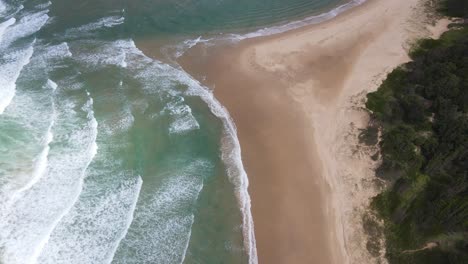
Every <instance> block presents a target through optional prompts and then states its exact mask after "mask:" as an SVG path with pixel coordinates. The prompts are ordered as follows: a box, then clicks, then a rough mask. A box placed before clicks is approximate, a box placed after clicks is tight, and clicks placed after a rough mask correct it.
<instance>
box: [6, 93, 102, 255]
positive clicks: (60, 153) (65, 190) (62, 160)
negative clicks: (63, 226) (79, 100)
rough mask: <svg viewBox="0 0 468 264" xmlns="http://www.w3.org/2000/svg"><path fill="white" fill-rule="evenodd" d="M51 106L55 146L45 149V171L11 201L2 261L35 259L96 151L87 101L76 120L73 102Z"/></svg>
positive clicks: (78, 188) (75, 195)
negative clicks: (46, 161) (46, 155)
mask: <svg viewBox="0 0 468 264" xmlns="http://www.w3.org/2000/svg"><path fill="white" fill-rule="evenodd" d="M55 104H56V106H57V118H56V122H55V124H54V134H55V137H54V138H56V141H57V143H58V144H57V145H54V146H52V147H51V148H50V150H49V158H48V160H49V162H48V166H47V170H46V173H45V174H44V176H42V177H41V178H40V179H39V181H38V182H37V183H36V184H34V185H33V186H32V187H31V188H30V189H28V190H26V191H25V192H24V194H23V195H22V196H21V199H18V200H17V201H15V203H14V206H12V207H11V210H10V211H8V212H7V213H6V214H5V217H4V219H3V220H2V223H1V228H0V247H1V248H2V250H3V252H2V253H3V256H2V257H3V259H2V261H3V262H5V263H31V262H32V263H33V262H35V261H36V259H37V257H38V256H39V255H40V253H41V251H42V249H43V247H44V246H45V245H46V244H47V242H48V239H49V236H50V234H51V232H52V231H53V229H54V228H55V226H56V225H57V224H58V223H59V222H60V220H61V219H62V218H63V217H64V216H65V215H66V214H67V213H68V211H69V210H70V208H71V207H72V205H73V204H74V203H75V202H76V200H77V198H78V196H79V194H80V192H81V189H82V184H83V178H84V175H85V171H86V169H87V167H88V166H89V164H90V162H91V160H92V159H93V157H94V155H95V154H96V151H97V146H96V135H97V121H96V120H95V118H94V116H93V111H92V98H89V99H88V101H87V103H86V104H85V105H84V106H83V107H82V111H84V112H85V113H86V116H87V117H86V120H82V119H81V118H79V113H78V112H76V111H75V110H74V109H75V105H74V104H73V103H70V102H64V101H57V102H55ZM83 121H84V123H83ZM80 123H81V124H80Z"/></svg>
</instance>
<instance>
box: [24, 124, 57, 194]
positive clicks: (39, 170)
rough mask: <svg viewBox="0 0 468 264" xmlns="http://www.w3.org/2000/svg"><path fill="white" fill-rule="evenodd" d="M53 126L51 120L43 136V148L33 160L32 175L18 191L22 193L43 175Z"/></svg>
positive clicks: (52, 136)
mask: <svg viewBox="0 0 468 264" xmlns="http://www.w3.org/2000/svg"><path fill="white" fill-rule="evenodd" d="M53 126H54V121H53V120H52V122H51V124H50V126H49V128H48V129H47V133H46V136H45V140H44V141H45V142H44V149H43V150H42V152H41V153H40V154H39V156H38V157H36V159H35V160H34V163H35V166H34V167H35V168H34V171H33V174H32V177H31V179H30V180H29V182H28V183H27V184H26V185H24V186H23V187H21V188H20V189H19V190H18V193H22V192H25V191H27V190H29V189H30V188H31V187H32V186H33V185H34V184H36V183H37V182H38V181H39V179H40V178H41V177H42V176H44V174H45V172H46V169H47V157H48V155H49V150H50V143H51V142H52V140H53V138H54V135H53V134H52V127H53Z"/></svg>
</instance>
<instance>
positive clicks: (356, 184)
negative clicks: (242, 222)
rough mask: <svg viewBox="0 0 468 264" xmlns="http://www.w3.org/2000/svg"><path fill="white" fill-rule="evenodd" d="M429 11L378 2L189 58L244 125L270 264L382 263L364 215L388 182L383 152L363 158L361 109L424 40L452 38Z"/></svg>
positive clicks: (415, 0) (261, 243)
mask: <svg viewBox="0 0 468 264" xmlns="http://www.w3.org/2000/svg"><path fill="white" fill-rule="evenodd" d="M420 2H421V1H420V0H411V1H404V0H396V1H391V3H390V2H388V1H385V0H368V1H367V2H365V3H363V4H361V5H360V6H357V7H354V8H352V9H350V10H347V11H345V12H343V13H341V14H339V15H338V16H337V17H335V18H333V19H331V20H327V21H324V22H321V23H319V24H314V25H309V26H305V27H302V28H299V29H295V30H291V31H288V32H285V33H281V34H278V35H271V36H266V37H259V38H254V39H247V40H243V41H241V42H240V43H238V44H234V45H229V46H227V47H217V48H212V49H211V50H209V55H207V56H202V57H203V59H199V58H198V57H199V56H197V55H199V54H200V53H203V54H205V53H206V50H204V49H203V47H197V46H196V47H195V48H193V49H191V50H189V51H188V52H187V53H186V54H185V55H184V56H182V57H181V58H180V59H179V62H180V64H181V65H182V66H183V68H184V69H185V70H187V71H188V72H189V73H190V74H192V75H193V76H196V77H197V78H198V79H201V80H203V83H204V84H205V85H207V86H208V87H211V88H213V89H214V95H215V97H216V98H217V99H218V100H219V101H220V102H221V103H222V104H223V105H224V106H225V107H226V108H227V109H228V111H229V112H230V114H231V116H232V118H233V120H234V122H235V124H236V126H237V128H238V137H239V140H240V144H241V147H242V150H243V152H242V160H243V161H244V164H245V169H246V171H247V174H248V176H249V180H250V182H251V185H250V187H249V193H250V195H251V197H252V214H253V218H254V222H255V223H256V225H255V234H256V241H257V251H258V257H259V261H260V262H261V263H262V262H264V263H308V262H310V261H315V262H317V261H318V262H319V263H349V262H351V263H354V262H357V261H363V260H366V259H369V258H372V259H374V260H376V259H382V257H383V255H384V252H379V253H380V254H375V255H372V256H371V255H369V252H365V248H366V243H367V237H366V233H365V230H363V228H362V214H363V213H365V212H364V211H365V210H366V208H367V206H368V205H369V202H370V198H371V197H373V196H374V195H376V194H377V193H378V191H379V183H378V182H375V177H374V167H375V164H376V162H375V161H372V160H371V158H370V155H369V154H370V152H372V151H375V150H357V152H355V149H354V148H356V147H357V145H358V142H357V140H358V132H359V128H364V127H365V126H366V125H367V121H368V117H367V114H366V113H365V112H364V111H362V110H361V109H360V107H362V105H363V101H362V99H363V98H364V97H365V94H367V93H368V92H370V91H373V90H375V89H377V87H378V85H379V83H380V82H381V81H382V80H383V79H384V78H385V76H386V73H387V72H388V71H390V70H392V69H393V68H394V67H396V66H398V65H399V64H401V63H403V62H405V61H408V60H409V58H408V55H407V47H408V46H409V45H408V42H409V41H410V40H412V39H416V38H419V37H421V35H417V34H416V33H415V32H419V34H421V32H423V33H422V34H423V35H422V36H430V34H431V33H432V34H433V35H434V36H436V35H437V34H440V33H439V31H443V30H444V28H445V27H444V26H440V25H438V26H437V27H434V28H433V29H432V30H430V29H427V30H424V28H423V27H425V24H426V23H427V21H424V19H419V20H418V21H414V19H413V16H415V15H416V14H418V12H419V13H421V12H423V13H424V10H423V9H424V7H423V6H422V5H421V4H420ZM444 23H446V22H444ZM447 24H448V23H447ZM415 28H418V30H413V29H415ZM421 28H423V30H422V31H421ZM435 29H437V30H435ZM356 33H357V34H356ZM330 120H333V121H331V122H330ZM356 153H357V154H358V155H355V154H356ZM356 156H357V157H356ZM340 193H341V196H339V195H340ZM350 200H352V201H350ZM358 225H361V226H358ZM344 229H346V232H345V231H344ZM350 229H355V230H352V231H351V230H350ZM337 245H338V246H337ZM357 251H362V252H357Z"/></svg>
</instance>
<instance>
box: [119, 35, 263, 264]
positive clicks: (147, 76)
mask: <svg viewBox="0 0 468 264" xmlns="http://www.w3.org/2000/svg"><path fill="white" fill-rule="evenodd" d="M131 43H133V42H131ZM130 46H132V48H131V49H132V50H133V51H132V52H129V53H128V54H127V57H128V58H129V59H130V61H133V60H136V61H138V62H139V63H138V65H139V66H138V67H140V68H139V69H141V70H140V72H139V73H137V74H136V76H137V77H139V78H142V79H144V80H145V82H144V83H148V84H152V83H154V80H153V78H155V76H154V73H155V72H158V73H159V74H158V75H157V78H158V81H159V83H160V84H161V85H162V86H159V92H160V91H161V89H164V87H165V86H167V87H173V86H174V84H176V83H183V84H185V85H187V87H188V89H187V91H186V92H185V95H188V96H197V97H200V98H201V99H202V100H204V101H205V102H206V103H207V104H208V106H209V107H210V109H211V112H212V113H213V114H214V115H215V116H217V117H218V118H219V119H220V120H222V121H223V124H224V130H225V131H224V136H223V139H222V148H223V149H222V159H223V161H224V163H225V164H226V166H227V173H228V177H229V180H230V181H231V182H232V183H233V184H234V186H235V188H236V190H235V191H236V196H237V200H238V202H239V207H240V210H241V213H242V217H243V219H242V220H243V221H242V222H243V238H244V246H245V250H246V252H247V253H248V255H249V263H251V264H256V263H258V258H257V249H256V242H255V234H254V224H253V219H252V214H251V210H250V206H251V205H250V195H249V193H248V185H249V181H248V177H247V173H246V172H245V170H244V167H243V164H242V158H241V149H240V143H239V140H238V138H237V130H236V127H235V124H234V122H233V121H232V119H231V117H230V115H229V113H228V111H227V110H226V109H225V108H224V107H223V106H222V105H221V103H219V101H218V100H217V99H216V98H215V97H214V95H213V94H212V92H211V91H210V90H209V89H208V88H207V87H204V86H202V85H201V84H200V83H199V82H198V81H196V80H195V79H193V78H192V77H191V76H190V75H189V74H188V73H186V72H184V71H183V70H182V69H176V68H174V67H172V66H169V65H167V64H162V63H159V62H158V61H153V60H151V59H149V58H148V57H146V56H145V55H144V54H143V52H141V51H140V50H139V49H137V48H136V47H135V48H133V46H134V44H133V45H130ZM161 80H165V81H166V82H167V83H166V84H165V83H164V82H162V83H161ZM151 87H152V86H151ZM150 89H153V88H150ZM171 89H173V88H171ZM148 91H151V90H148ZM171 92H173V93H174V91H173V90H172V91H171ZM176 94H177V92H176ZM173 95H175V94H173Z"/></svg>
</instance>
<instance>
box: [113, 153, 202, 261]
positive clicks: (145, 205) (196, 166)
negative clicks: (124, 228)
mask: <svg viewBox="0 0 468 264" xmlns="http://www.w3.org/2000/svg"><path fill="white" fill-rule="evenodd" d="M206 166H211V165H209V164H207V162H205V161H194V162H193V163H192V164H190V165H189V166H187V167H185V168H182V169H181V170H180V171H175V172H167V173H170V175H168V176H169V177H168V178H166V179H165V180H164V181H163V182H162V184H160V185H158V187H157V188H158V189H157V190H156V191H154V192H150V193H146V196H144V197H141V198H140V202H139V204H138V206H137V210H136V212H135V218H134V220H133V223H132V225H131V226H130V229H129V230H128V233H127V235H126V237H125V238H124V239H123V240H122V241H121V243H120V246H119V248H118V250H117V253H116V258H114V261H113V263H125V264H130V263H168V264H169V263H181V261H182V260H183V258H184V254H185V252H186V250H187V246H188V242H189V240H190V230H191V227H192V225H193V221H194V216H193V214H192V213H191V210H190V209H189V208H190V207H192V206H193V204H194V203H195V202H196V200H197V198H198V195H199V193H200V191H201V189H202V187H203V180H202V178H203V175H198V174H203V173H204V170H205V168H206ZM174 174H175V175H174ZM135 253H136V254H135Z"/></svg>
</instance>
